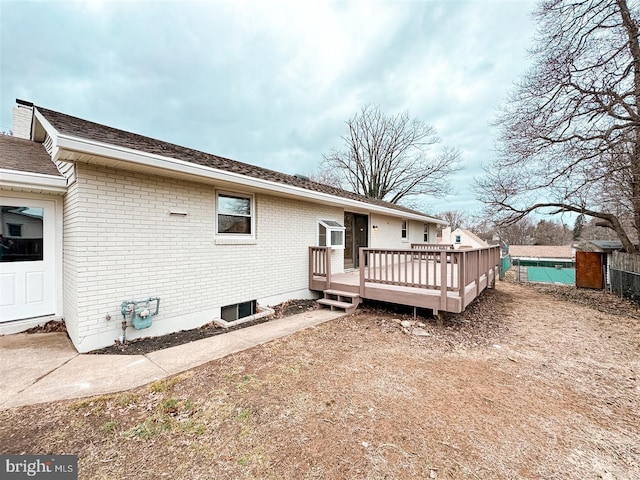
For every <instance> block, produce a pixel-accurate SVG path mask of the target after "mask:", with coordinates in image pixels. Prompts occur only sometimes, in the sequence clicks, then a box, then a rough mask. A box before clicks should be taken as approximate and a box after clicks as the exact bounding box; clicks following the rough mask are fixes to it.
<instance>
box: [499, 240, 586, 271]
mask: <svg viewBox="0 0 640 480" xmlns="http://www.w3.org/2000/svg"><path fill="white" fill-rule="evenodd" d="M509 255H510V256H511V262H512V263H514V264H515V263H518V264H519V265H528V266H550V267H553V266H556V265H563V266H572V265H573V263H574V262H575V250H574V248H573V247H571V246H570V245H559V246H556V245H509Z"/></svg>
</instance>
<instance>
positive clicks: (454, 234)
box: [440, 227, 489, 250]
mask: <svg viewBox="0 0 640 480" xmlns="http://www.w3.org/2000/svg"><path fill="white" fill-rule="evenodd" d="M440 243H442V244H444V245H453V248H455V249H456V250H458V249H460V248H482V247H488V246H489V244H488V243H487V242H485V241H484V240H482V239H481V238H480V237H478V236H477V235H476V234H475V233H473V232H471V231H469V230H466V229H464V228H456V229H455V230H454V231H451V227H447V228H444V229H443V230H442V238H441V240H440Z"/></svg>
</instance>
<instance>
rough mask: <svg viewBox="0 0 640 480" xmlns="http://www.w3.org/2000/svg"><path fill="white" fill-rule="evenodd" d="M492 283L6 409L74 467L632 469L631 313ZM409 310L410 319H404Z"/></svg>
mask: <svg viewBox="0 0 640 480" xmlns="http://www.w3.org/2000/svg"><path fill="white" fill-rule="evenodd" d="M601 310H603V309H599V308H593V306H592V305H591V306H590V305H586V304H578V303H576V302H575V301H571V300H567V299H563V298H561V297H558V296H553V295H549V294H547V293H542V292H539V291H536V290H534V289H531V288H526V287H523V286H520V285H514V284H509V283H499V284H498V291H497V292H495V291H489V292H487V293H486V294H485V295H483V296H482V298H481V300H480V301H479V302H477V303H475V304H474V305H473V306H472V307H471V308H470V309H469V310H468V311H467V312H465V314H463V315H460V316H456V317H448V318H447V321H446V322H445V327H444V328H439V327H437V326H436V325H435V323H434V322H433V320H429V319H416V321H417V322H421V323H422V325H421V326H420V328H422V329H423V330H426V332H427V333H428V336H422V337H417V336H413V335H411V331H412V328H414V327H416V326H417V324H416V325H412V326H409V327H406V326H405V327H403V326H402V325H401V324H400V321H401V320H413V318H412V317H404V316H401V315H398V314H389V313H386V312H384V311H381V310H375V309H364V310H362V311H360V312H359V313H356V314H354V315H352V316H351V317H345V318H342V319H339V320H336V321H333V322H331V323H328V324H324V325H322V326H319V327H316V328H313V329H309V330H306V331H303V332H299V333H297V334H295V335H292V336H290V337H287V338H284V339H280V340H277V341H274V342H271V343H269V344H266V345H262V346H259V347H256V348H252V349H250V350H247V351H244V352H241V353H239V354H235V355H231V356H229V357H226V358H224V359H221V360H218V361H215V362H211V363H209V364H207V365H204V366H202V367H199V368H197V369H195V370H192V371H190V372H187V373H186V374H183V375H179V376H175V377H171V378H169V379H165V380H162V381H160V382H155V383H153V384H150V385H149V386H148V387H146V388H139V389H136V390H134V391H131V392H124V393H122V394H119V395H108V396H102V397H97V398H94V399H85V400H79V401H74V402H59V403H53V404H45V405H35V406H28V407H20V408H15V409H10V410H6V411H2V412H0V425H2V426H1V427H0V451H3V452H5V453H76V454H78V455H79V457H80V478H83V479H84V478H92V479H93V478H95V479H115V478H118V479H120V478H140V479H157V478H170V479H187V478H189V479H191V478H203V479H243V478H246V479H289V478H291V479H320V478H323V479H340V478H357V479H394V478H403V479H405V478H406V479H414V478H427V479H433V478H437V479H466V478H469V479H478V478H481V479H501V478H505V479H511V478H531V479H534V478H535V479H538V478H562V479H585V478H594V479H595V478H604V479H631V478H640V440H639V439H640V420H639V418H638V415H637V412H638V406H639V402H638V400H639V399H640V387H639V383H638V371H639V369H640V364H639V361H638V359H639V358H640V355H639V353H640V328H639V322H638V320H637V319H636V318H634V317H632V316H625V315H611V314H608V313H605V312H604V311H601ZM405 325H406V324H405Z"/></svg>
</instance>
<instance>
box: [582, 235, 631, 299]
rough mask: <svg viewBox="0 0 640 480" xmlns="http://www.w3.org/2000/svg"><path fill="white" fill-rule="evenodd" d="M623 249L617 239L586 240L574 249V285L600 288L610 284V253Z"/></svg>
mask: <svg viewBox="0 0 640 480" xmlns="http://www.w3.org/2000/svg"><path fill="white" fill-rule="evenodd" d="M622 249H623V247H622V242H621V241H619V240H588V241H586V242H582V243H581V244H580V245H579V246H578V249H577V251H576V287H578V288H594V289H602V288H605V287H606V286H608V285H610V283H611V281H610V279H611V276H610V272H609V265H610V263H611V262H610V260H611V254H612V253H613V252H616V251H621V250H622Z"/></svg>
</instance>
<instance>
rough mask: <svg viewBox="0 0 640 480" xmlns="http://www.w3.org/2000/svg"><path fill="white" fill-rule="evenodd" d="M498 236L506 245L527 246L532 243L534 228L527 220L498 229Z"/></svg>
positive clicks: (522, 219) (523, 219)
mask: <svg viewBox="0 0 640 480" xmlns="http://www.w3.org/2000/svg"><path fill="white" fill-rule="evenodd" d="M497 230H498V236H499V237H500V239H501V240H502V241H503V242H505V243H506V244H507V245H529V244H531V243H533V239H534V236H535V227H534V225H533V222H532V221H531V220H530V219H529V218H526V217H525V218H521V219H520V220H518V221H517V222H513V223H511V224H509V225H502V226H499V227H498V229H497Z"/></svg>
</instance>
